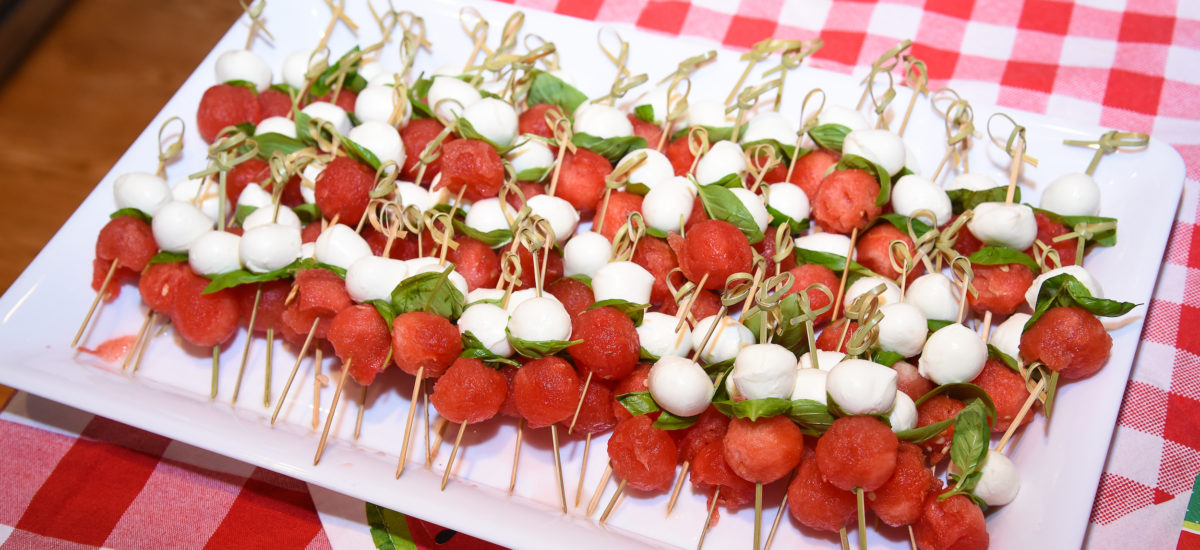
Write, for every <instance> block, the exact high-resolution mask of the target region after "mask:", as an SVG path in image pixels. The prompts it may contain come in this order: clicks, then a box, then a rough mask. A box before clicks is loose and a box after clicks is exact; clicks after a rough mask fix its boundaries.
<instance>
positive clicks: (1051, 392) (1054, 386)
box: [1042, 371, 1058, 420]
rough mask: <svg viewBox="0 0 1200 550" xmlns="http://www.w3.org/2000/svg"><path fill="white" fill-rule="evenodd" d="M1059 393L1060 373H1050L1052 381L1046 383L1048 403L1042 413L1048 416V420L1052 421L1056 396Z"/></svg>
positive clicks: (1043, 407)
mask: <svg viewBox="0 0 1200 550" xmlns="http://www.w3.org/2000/svg"><path fill="white" fill-rule="evenodd" d="M1057 393H1058V371H1054V372H1052V373H1050V381H1049V382H1047V383H1046V403H1045V405H1043V406H1042V413H1043V414H1045V415H1046V419H1047V420H1049V419H1050V413H1051V412H1053V410H1054V396H1055V395H1057Z"/></svg>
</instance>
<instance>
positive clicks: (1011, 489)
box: [949, 450, 1021, 506]
mask: <svg viewBox="0 0 1200 550" xmlns="http://www.w3.org/2000/svg"><path fill="white" fill-rule="evenodd" d="M949 471H950V473H953V474H962V468H959V467H958V465H957V464H954V462H953V461H951V463H950V468H949ZM981 474H982V475H981V476H980V477H979V483H978V484H977V485H975V490H974V491H971V492H972V493H974V494H975V496H977V497H979V498H980V499H983V501H984V502H986V503H987V505H988V506H1004V505H1005V504H1008V503H1010V502H1012V501H1013V500H1016V498H1017V493H1019V492H1020V490H1021V474H1020V472H1018V471H1017V467H1016V465H1015V464H1013V462H1012V460H1010V459H1009V458H1008V457H1007V456H1004V454H1003V453H1000V452H997V451H993V450H989V451H988V454H987V458H985V459H984V462H983V469H982V470H981Z"/></svg>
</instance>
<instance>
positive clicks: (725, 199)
mask: <svg viewBox="0 0 1200 550" xmlns="http://www.w3.org/2000/svg"><path fill="white" fill-rule="evenodd" d="M700 201H701V202H702V203H703V204H704V211H705V212H707V213H708V216H709V217H710V218H712V219H714V220H721V221H725V222H729V223H731V224H733V225H734V226H735V227H737V228H738V229H740V230H742V233H745V234H746V238H747V239H748V240H749V241H750V244H755V243H757V242H759V241H761V240H763V232H762V231H760V230H759V229H758V224H757V223H755V222H754V217H753V216H751V215H750V211H749V210H747V209H746V205H744V204H742V201H741V200H740V199H738V198H737V195H734V194H733V191H730V190H728V189H726V188H724V187H721V186H720V185H715V184H714V185H702V186H700Z"/></svg>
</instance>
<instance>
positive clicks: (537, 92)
mask: <svg viewBox="0 0 1200 550" xmlns="http://www.w3.org/2000/svg"><path fill="white" fill-rule="evenodd" d="M584 101H587V96H586V95H584V94H583V92H580V91H579V90H577V89H575V87H574V86H572V85H570V84H567V83H566V82H563V80H562V79H561V78H558V77H557V76H554V75H552V74H550V73H547V72H544V71H537V72H536V73H535V74H534V76H533V82H531V83H530V84H529V95H528V96H526V98H525V102H526V103H527V104H529V105H538V104H541V103H549V104H550V105H555V106H557V107H558V108H560V109H562V110H563V111H564V112H566V113H567V114H571V113H574V112H575V109H578V108H579V106H580V105H582V104H583V102H584Z"/></svg>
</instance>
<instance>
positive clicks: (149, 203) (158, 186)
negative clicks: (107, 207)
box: [113, 172, 171, 215]
mask: <svg viewBox="0 0 1200 550" xmlns="http://www.w3.org/2000/svg"><path fill="white" fill-rule="evenodd" d="M113 201H114V202H116V204H117V210H121V209H124V208H136V209H138V210H141V211H142V212H143V213H145V214H147V215H151V214H154V212H155V211H157V210H158V209H159V208H162V206H163V205H164V204H167V203H168V202H170V201H171V188H170V187H167V182H166V180H164V179H162V178H160V177H158V176H156V175H154V174H150V173H147V172H129V173H128V174H121V176H120V177H118V178H117V180H116V181H114V182H113Z"/></svg>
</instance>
